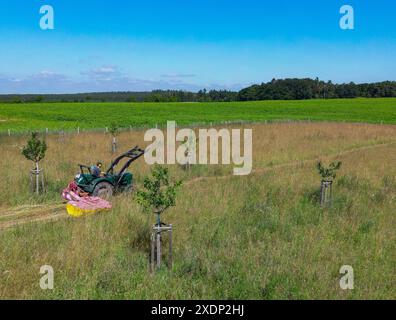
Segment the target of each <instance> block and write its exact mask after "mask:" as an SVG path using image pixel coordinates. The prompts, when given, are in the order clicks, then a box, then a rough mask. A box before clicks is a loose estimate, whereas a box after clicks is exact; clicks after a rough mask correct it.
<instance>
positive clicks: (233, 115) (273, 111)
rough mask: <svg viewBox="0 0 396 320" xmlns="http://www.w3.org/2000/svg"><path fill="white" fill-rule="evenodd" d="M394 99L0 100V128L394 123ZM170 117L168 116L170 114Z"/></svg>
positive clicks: (52, 128) (15, 129)
mask: <svg viewBox="0 0 396 320" xmlns="http://www.w3.org/2000/svg"><path fill="white" fill-rule="evenodd" d="M395 109H396V99H395V98H384V99H364V98H359V99H334V100H302V101H249V102H223V103H221V102H211V103H206V102H204V103H179V102H175V103H24V104H5V103H1V104H0V132H7V131H8V130H11V131H12V132H26V131H29V130H40V131H44V130H45V129H46V128H48V129H49V130H61V129H63V130H74V131H75V130H77V128H78V127H80V128H81V129H99V128H100V129H104V128H105V127H106V126H109V125H110V123H111V122H117V123H118V124H119V125H120V126H122V127H125V128H129V127H130V126H132V127H135V128H136V127H153V126H155V125H156V124H158V125H165V124H166V121H167V120H169V119H172V120H175V121H176V122H177V123H178V124H180V125H187V124H191V123H198V124H211V123H218V124H219V123H224V122H238V121H248V122H255V121H257V122H260V121H274V120H313V121H345V122H365V123H385V124H395V123H396V112H395ZM170 116H171V117H170Z"/></svg>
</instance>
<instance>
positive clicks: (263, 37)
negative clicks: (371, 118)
mask: <svg viewBox="0 0 396 320" xmlns="http://www.w3.org/2000/svg"><path fill="white" fill-rule="evenodd" d="M46 4H48V5H51V6H53V8H54V10H55V30H47V31H43V30H41V29H40V27H39V20H40V18H41V15H40V14H39V9H40V7H41V6H42V5H46ZM344 4H349V5H352V6H353V7H354V10H355V29H354V30H348V31H346V30H342V29H341V28H340V27H339V20H340V17H341V15H340V13H339V10H340V7H341V6H342V5H344ZM395 21H396V2H395V1H394V0H376V1H374V0H350V1H347V0H320V1H319V0H316V1H313V0H293V1H291V0H290V1H286V0H277V1H266V0H261V1H260V0H244V1H241V0H233V1H225V0H211V1H209V0H204V1H198V0H196V1H194V0H190V1H188V0H184V1H181V0H180V1H179V0H168V1H158V0H146V1H134V0H131V1H121V0H113V1H100V0H96V1H94V0H84V1H77V0H51V1H50V0H48V1H41V0H12V1H11V0H9V1H2V2H1V5H0V38H1V42H0V43H1V44H0V45H1V47H0V49H1V50H0V93H64V92H70V93H71V92H87V91H110V90H111V91H117V90H131V91H139V90H152V89H183V90H198V89H201V88H204V87H205V88H216V89H232V90H237V89H240V88H242V87H244V86H247V85H250V84H252V83H261V82H266V81H269V80H271V79H272V78H284V77H312V78H314V77H319V78H321V79H323V80H332V81H334V82H349V81H355V82H373V81H382V80H396V77H395V75H396V59H395V56H396V22H395Z"/></svg>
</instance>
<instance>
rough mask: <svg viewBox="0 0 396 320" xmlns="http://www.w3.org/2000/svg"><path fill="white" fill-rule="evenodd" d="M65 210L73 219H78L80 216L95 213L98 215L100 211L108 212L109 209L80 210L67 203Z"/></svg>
mask: <svg viewBox="0 0 396 320" xmlns="http://www.w3.org/2000/svg"><path fill="white" fill-rule="evenodd" d="M66 210H67V213H68V214H69V215H70V216H72V217H74V218H80V217H82V216H86V215H90V214H95V213H98V212H101V211H109V209H92V210H87V209H81V208H78V207H75V206H73V205H72V204H70V203H68V204H67V205H66Z"/></svg>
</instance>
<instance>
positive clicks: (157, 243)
mask: <svg viewBox="0 0 396 320" xmlns="http://www.w3.org/2000/svg"><path fill="white" fill-rule="evenodd" d="M165 234H167V235H168V236H169V256H168V266H169V268H172V265H173V252H172V235H173V227H172V225H171V224H169V225H167V224H161V225H158V224H156V225H154V226H153V228H152V230H151V255H150V269H151V272H154V271H155V270H158V269H159V268H160V267H161V263H162V255H163V250H162V249H163V248H162V243H163V241H162V240H163V236H164V235H165Z"/></svg>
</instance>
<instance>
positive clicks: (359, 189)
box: [0, 124, 396, 299]
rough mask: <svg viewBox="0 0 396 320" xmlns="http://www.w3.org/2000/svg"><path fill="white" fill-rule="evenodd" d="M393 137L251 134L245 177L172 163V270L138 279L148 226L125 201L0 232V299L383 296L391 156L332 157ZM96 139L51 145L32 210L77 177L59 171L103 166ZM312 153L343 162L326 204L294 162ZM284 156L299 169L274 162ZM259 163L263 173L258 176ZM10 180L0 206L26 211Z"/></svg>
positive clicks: (352, 128)
mask: <svg viewBox="0 0 396 320" xmlns="http://www.w3.org/2000/svg"><path fill="white" fill-rule="evenodd" d="M395 130H396V129H395V127H391V126H389V127H386V126H371V125H349V124H345V125H342V124H339V125H336V124H311V125H309V124H273V125H267V126H256V127H254V137H256V138H255V142H254V149H253V150H254V163H255V170H256V171H255V173H253V174H252V175H250V176H247V177H232V176H228V177H219V175H223V174H224V175H226V174H228V173H230V168H223V167H219V169H217V170H215V169H213V168H200V167H198V168H196V169H194V170H197V171H196V172H193V173H192V174H191V176H187V174H186V172H184V171H183V170H182V169H181V168H179V167H172V168H171V169H172V170H173V171H172V173H173V175H174V176H177V177H184V178H185V179H186V180H191V181H190V182H186V183H185V184H184V186H183V189H182V192H181V196H179V198H178V205H177V207H175V208H172V209H170V210H169V212H167V213H166V214H165V216H164V217H163V218H164V221H166V222H169V223H172V224H173V225H174V230H175V231H174V244H173V246H174V261H175V264H174V268H173V270H171V271H170V270H168V269H166V268H163V269H161V270H160V271H159V272H158V273H156V274H155V275H151V274H150V273H149V272H148V252H149V250H148V247H147V246H148V233H149V228H150V225H151V224H152V223H153V221H154V217H152V216H147V215H145V214H143V213H142V212H141V210H140V208H139V207H138V206H137V205H136V204H135V202H134V201H133V196H131V195H122V196H118V197H116V198H115V199H114V203H113V204H114V209H113V210H112V211H111V212H107V213H102V214H97V215H94V216H87V217H85V218H82V219H77V220H75V219H71V218H70V219H64V220H60V221H56V222H55V221H53V222H48V223H34V224H25V225H21V226H19V227H17V228H13V229H9V230H6V231H0V242H1V244H2V245H1V247H0V276H1V278H0V279H1V281H0V297H1V298H28V299H32V298H44V299H74V298H80V299H167V298H174V299H190V298H192V299H198V298H206V299H212V298H216V299H241V298H246V299H252V298H256V299H315V298H321V299H367V298H371V299H380V298H385V299H394V298H396V290H395V286H394V262H395V261H396V250H395V249H396V241H395V240H396V239H395V233H394V230H395V226H396V221H395V215H394V212H395V208H396V196H395V195H396V180H395V178H394V177H395V176H396V167H395V166H394V163H395V160H396V147H395V145H385V146H382V147H377V148H371V149H370V148H368V149H362V150H360V151H356V152H349V153H344V154H340V155H338V156H336V154H337V153H338V152H341V151H345V150H350V149H351V148H354V147H360V146H364V145H374V144H379V143H383V142H389V141H391V139H392V138H394V137H395V132H396V131H395ZM95 137H96V136H95V135H87V136H84V135H81V136H79V137H70V138H69V139H70V140H68V143H64V144H60V145H59V146H57V145H58V144H57V141H56V138H55V137H53V138H49V145H50V149H49V153H48V157H49V158H48V159H47V162H46V170H47V173H48V175H49V177H48V178H50V180H55V182H52V183H53V186H52V187H51V188H52V189H51V190H53V191H51V192H49V193H48V194H47V195H46V196H45V197H47V198H46V199H43V201H44V200H46V201H49V202H52V201H54V200H55V199H56V197H55V194H56V192H58V191H59V190H57V188H59V187H62V186H63V185H64V183H65V182H67V181H68V180H69V179H70V176H72V174H73V173H74V171H75V169H74V165H72V164H69V163H76V162H87V163H90V162H92V161H96V160H97V158H98V157H99V159H102V158H105V159H106V157H108V154H109V153H110V148H111V143H110V139H109V143H106V141H104V140H103V139H99V138H98V139H95ZM99 137H102V136H99ZM131 140H133V143H132V144H138V143H140V142H141V141H140V140H139V134H136V135H135V134H130V135H129V134H126V133H125V134H124V135H122V136H121V137H120V142H121V143H122V145H123V146H127V145H129V144H130V143H131V142H132V141H131ZM323 141H326V143H323ZM20 142H21V141H19V140H17V141H13V143H15V144H19V143H20ZM2 147H4V148H5V150H3V155H4V156H3V158H2V160H1V161H2V165H1V166H0V168H1V170H2V172H1V174H2V175H4V176H5V177H7V179H9V181H13V179H14V176H15V175H17V176H19V179H25V175H26V169H28V168H29V165H28V164H25V163H24V161H22V159H20V160H14V161H10V159H17V158H16V156H17V149H16V148H15V149H14V147H12V146H11V144H9V143H7V145H5V144H4V141H2ZM51 150H52V151H51ZM83 151H84V152H83ZM326 155H328V157H326ZM318 156H322V157H324V158H325V160H331V159H334V158H337V159H340V160H341V161H343V168H342V170H341V172H340V175H339V178H338V180H336V183H335V198H334V205H333V207H332V208H331V209H321V208H320V206H319V205H318V203H317V201H315V197H314V194H315V192H316V190H317V189H318V187H319V184H320V178H319V177H318V176H317V173H316V171H315V168H314V165H313V164H312V163H310V162H300V160H303V159H311V158H314V159H315V158H316V157H318ZM293 161H294V162H295V161H297V163H300V164H299V165H298V166H297V167H296V166H284V167H278V166H276V165H275V164H280V163H288V162H293ZM6 163H7V164H8V168H5V164H6ZM269 164H274V165H273V166H272V167H270V168H269V169H268V165H269ZM60 168H62V169H60ZM263 168H267V169H266V170H262V171H260V169H263ZM148 169H149V168H148V167H146V166H145V165H144V163H143V161H141V162H139V163H136V166H135V169H134V171H135V172H136V175H137V178H138V181H141V177H142V176H143V175H144V174H146V173H147V172H148ZM196 176H208V178H204V179H200V180H198V179H196V180H194V177H196ZM56 179H57V180H56ZM16 181H17V182H14V183H13V184H11V185H9V186H8V187H9V188H11V190H12V192H9V191H7V190H6V188H7V186H4V185H2V187H1V188H2V193H4V192H5V193H6V194H7V199H5V198H3V199H2V203H3V205H4V206H6V205H7V206H9V205H13V204H22V203H26V202H27V201H31V202H36V201H37V200H35V199H34V198H31V199H30V198H29V197H28V193H27V192H25V191H24V188H25V187H24V185H22V184H20V181H23V180H16ZM15 185H16V186H15ZM7 192H9V193H7ZM17 193H20V195H17ZM3 197H4V196H3ZM14 197H16V198H18V197H19V200H18V201H15V200H14ZM5 200H7V201H5ZM44 264H48V265H51V266H53V268H54V270H55V289H54V290H53V291H43V290H41V289H40V287H39V279H40V274H39V269H40V266H42V265H44ZM342 265H352V266H353V268H354V271H355V289H354V290H350V291H348V290H347V291H344V290H341V289H340V287H339V283H338V281H339V278H340V274H339V268H340V267H341V266H342Z"/></svg>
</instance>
